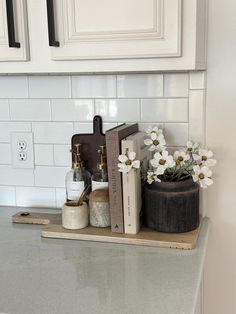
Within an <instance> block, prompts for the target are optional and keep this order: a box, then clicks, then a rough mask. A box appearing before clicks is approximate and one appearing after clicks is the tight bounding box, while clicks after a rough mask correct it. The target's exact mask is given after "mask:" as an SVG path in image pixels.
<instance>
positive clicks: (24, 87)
mask: <svg viewBox="0 0 236 314" xmlns="http://www.w3.org/2000/svg"><path fill="white" fill-rule="evenodd" d="M27 97H28V78H27V76H0V98H27Z"/></svg>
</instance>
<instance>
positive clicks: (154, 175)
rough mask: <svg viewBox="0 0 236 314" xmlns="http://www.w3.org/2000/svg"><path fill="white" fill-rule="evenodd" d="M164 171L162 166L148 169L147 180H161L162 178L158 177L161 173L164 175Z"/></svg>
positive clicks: (149, 181) (150, 181)
mask: <svg viewBox="0 0 236 314" xmlns="http://www.w3.org/2000/svg"><path fill="white" fill-rule="evenodd" d="M163 173H164V171H163V170H162V169H160V168H157V169H155V171H150V170H149V171H148V172H147V182H148V183H149V184H151V183H152V182H154V181H155V182H161V179H160V178H158V176H159V175H162V174H163Z"/></svg>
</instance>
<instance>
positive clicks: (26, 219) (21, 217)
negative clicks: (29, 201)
mask: <svg viewBox="0 0 236 314" xmlns="http://www.w3.org/2000/svg"><path fill="white" fill-rule="evenodd" d="M12 222H13V223H21V224H36V225H47V224H49V223H52V224H58V225H61V214H48V213H32V212H27V211H24V212H23V211H21V212H18V213H16V214H15V215H13V216H12Z"/></svg>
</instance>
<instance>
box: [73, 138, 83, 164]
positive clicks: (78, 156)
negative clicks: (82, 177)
mask: <svg viewBox="0 0 236 314" xmlns="http://www.w3.org/2000/svg"><path fill="white" fill-rule="evenodd" d="M74 147H75V150H72V153H73V154H74V161H73V163H72V168H82V167H83V161H82V160H81V153H80V151H81V144H74Z"/></svg>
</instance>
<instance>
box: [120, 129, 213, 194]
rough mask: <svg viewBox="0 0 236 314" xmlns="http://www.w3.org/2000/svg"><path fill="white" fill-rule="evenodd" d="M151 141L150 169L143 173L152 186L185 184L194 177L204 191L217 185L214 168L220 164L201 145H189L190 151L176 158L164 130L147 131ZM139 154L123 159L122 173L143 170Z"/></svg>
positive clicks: (131, 153)
mask: <svg viewBox="0 0 236 314" xmlns="http://www.w3.org/2000/svg"><path fill="white" fill-rule="evenodd" d="M146 133H147V138H146V139H145V140H144V144H145V145H146V146H148V150H149V151H151V152H152V158H151V159H150V161H149V167H148V169H143V171H142V173H143V176H142V177H143V179H144V181H147V182H148V183H149V184H152V183H153V182H161V181H164V182H168V181H169V182H171V181H172V182H173V181H184V180H186V179H189V178H191V177H192V179H193V181H194V182H198V183H199V185H200V187H201V188H207V187H208V186H210V185H212V184H213V180H212V170H211V169H210V168H211V167H212V166H214V165H215V164H216V160H215V159H213V158H212V157H213V153H212V151H211V150H208V149H203V148H201V147H200V146H199V145H198V144H197V143H192V142H191V141H188V142H187V145H186V147H184V148H182V149H180V150H177V151H175V152H174V154H173V155H171V154H169V152H168V151H167V149H166V141H165V138H164V135H163V132H162V129H160V128H158V127H157V126H155V127H153V128H150V129H148V130H147V131H146ZM135 157H136V154H135V152H130V153H129V154H127V155H120V156H119V158H118V159H119V162H120V163H119V164H118V167H119V171H120V172H129V171H131V170H132V169H138V168H140V166H141V163H140V161H139V160H135Z"/></svg>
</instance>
